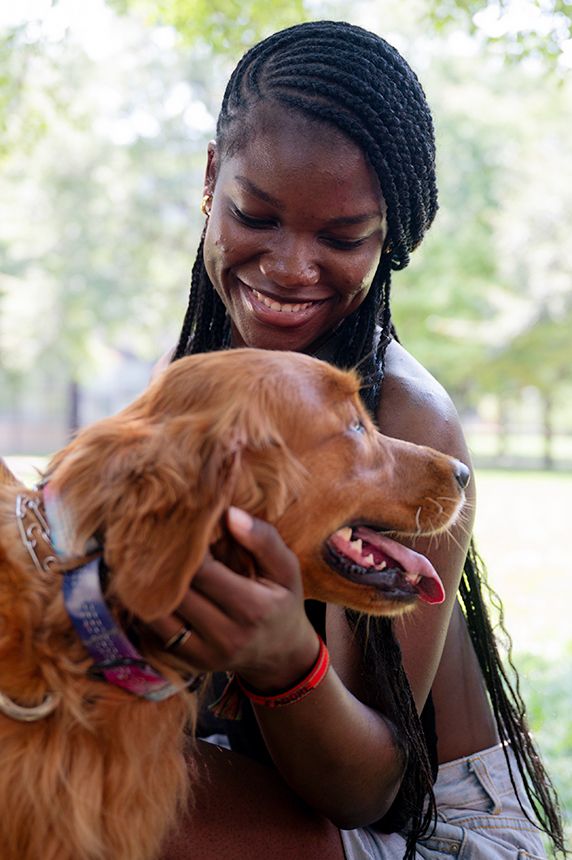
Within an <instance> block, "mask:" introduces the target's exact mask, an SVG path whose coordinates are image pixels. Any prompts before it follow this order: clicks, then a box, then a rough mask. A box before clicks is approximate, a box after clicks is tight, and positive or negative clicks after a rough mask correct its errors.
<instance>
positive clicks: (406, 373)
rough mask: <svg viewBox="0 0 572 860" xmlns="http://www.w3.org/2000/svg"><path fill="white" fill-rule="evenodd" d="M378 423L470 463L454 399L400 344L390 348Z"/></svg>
mask: <svg viewBox="0 0 572 860" xmlns="http://www.w3.org/2000/svg"><path fill="white" fill-rule="evenodd" d="M378 424H379V428H380V430H381V432H382V433H385V434H386V435H387V436H392V437H394V438H396V439H404V440H406V441H408V442H416V443H417V444H418V445H429V446H431V447H432V448H436V449H437V450H439V451H443V452H444V453H446V454H451V455H453V456H455V457H460V458H462V459H464V460H465V462H466V461H467V457H468V452H467V446H466V443H465V439H464V435H463V431H462V428H461V423H460V421H459V416H458V414H457V410H456V408H455V405H454V403H453V401H452V400H451V397H450V396H449V394H448V393H447V392H446V391H445V389H444V388H443V386H442V385H441V384H440V383H439V382H437V380H436V379H435V377H434V376H432V375H431V374H430V373H429V371H428V370H426V368H424V367H423V365H422V364H420V363H419V362H418V361H417V359H415V358H414V357H413V356H412V355H411V354H410V353H409V352H407V350H406V349H404V347H403V346H401V344H399V343H397V342H396V341H392V342H391V343H390V345H389V346H388V348H387V353H386V366H385V378H384V381H383V387H382V391H381V401H380V405H379V412H378Z"/></svg>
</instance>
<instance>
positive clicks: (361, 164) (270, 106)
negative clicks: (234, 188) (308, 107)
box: [220, 102, 383, 208]
mask: <svg viewBox="0 0 572 860" xmlns="http://www.w3.org/2000/svg"><path fill="white" fill-rule="evenodd" d="M245 122H246V125H245V127H243V129H242V131H241V132H239V140H240V143H239V144H238V145H236V146H233V145H231V146H230V147H229V148H228V150H227V149H226V148H224V149H223V153H222V164H221V167H220V173H223V174H224V178H225V179H230V180H233V179H235V178H236V177H237V176H245V177H246V178H248V179H249V180H251V181H253V182H255V183H256V185H257V186H260V185H261V184H263V185H264V186H265V187H266V186H267V185H271V186H272V187H273V188H274V189H276V188H277V187H280V186H281V187H283V189H284V190H283V193H287V192H288V191H289V190H290V189H291V188H292V187H294V188H295V190H296V192H299V191H300V190H301V189H303V188H304V187H306V186H307V185H308V183H311V186H312V193H313V194H316V195H318V194H319V195H320V196H323V195H327V196H328V203H329V205H331V203H332V202H334V201H335V202H336V203H337V204H338V205H337V206H336V208H339V204H340V203H341V204H342V206H343V202H344V200H345V199H347V198H348V197H349V198H351V199H352V201H355V202H356V203H357V202H358V201H366V202H367V203H368V204H369V205H370V206H371V205H374V206H377V207H380V206H382V205H383V203H382V195H381V191H380V188H379V182H378V180H377V177H376V174H375V172H374V170H373V169H372V167H371V166H370V164H369V162H368V161H367V159H366V157H365V155H364V153H363V152H362V150H361V149H360V148H359V147H358V146H357V144H355V143H354V142H353V141H352V140H350V138H349V137H347V135H345V134H343V133H342V132H341V131H340V130H338V129H337V128H335V127H334V126H333V125H330V124H329V123H325V122H319V121H316V120H314V119H313V118H311V117H309V116H306V115H304V114H302V113H300V112H298V111H292V110H287V109H286V108H284V107H283V106H281V105H280V104H278V103H276V102H263V103H261V104H259V105H257V106H256V107H254V108H252V109H251V110H250V112H249V114H248V117H247V118H245ZM225 152H226V154H225ZM289 196H293V194H290V195H289Z"/></svg>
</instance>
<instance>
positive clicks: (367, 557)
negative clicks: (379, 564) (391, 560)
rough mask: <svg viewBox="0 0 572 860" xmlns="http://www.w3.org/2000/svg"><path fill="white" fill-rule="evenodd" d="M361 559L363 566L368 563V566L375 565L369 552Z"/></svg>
mask: <svg viewBox="0 0 572 860" xmlns="http://www.w3.org/2000/svg"><path fill="white" fill-rule="evenodd" d="M363 561H364V565H363V566H364V567H365V566H366V565H369V566H370V567H373V566H374V565H375V559H374V557H373V555H372V554H371V553H370V554H369V555H366V556H365V558H364V560H363Z"/></svg>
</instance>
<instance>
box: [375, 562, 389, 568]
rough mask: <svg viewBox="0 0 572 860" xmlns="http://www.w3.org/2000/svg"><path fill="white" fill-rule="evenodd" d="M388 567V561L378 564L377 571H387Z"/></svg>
mask: <svg viewBox="0 0 572 860" xmlns="http://www.w3.org/2000/svg"><path fill="white" fill-rule="evenodd" d="M386 567H387V562H386V561H380V563H379V564H376V568H377V570H385V568H386Z"/></svg>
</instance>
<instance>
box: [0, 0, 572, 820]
mask: <svg viewBox="0 0 572 860" xmlns="http://www.w3.org/2000/svg"><path fill="white" fill-rule="evenodd" d="M157 9H161V14H160V15H159V14H158V12H157ZM307 18H344V19H346V20H350V21H352V22H353V23H357V24H361V25H363V26H366V27H368V28H370V29H372V30H375V31H376V32H378V33H380V35H383V36H384V37H385V38H386V39H388V41H390V42H392V43H393V44H394V45H395V46H396V47H397V48H398V49H399V50H400V51H401V52H402V53H403V54H404V55H405V56H406V57H407V59H408V60H409V62H410V63H411V64H412V65H413V67H414V68H415V70H416V71H417V72H418V74H419V76H420V78H421V80H422V82H423V84H424V86H425V89H426V91H427V94H428V96H429V100H430V102H431V105H432V107H433V111H434V115H435V121H436V130H437V139H438V152H439V178H440V190H441V198H440V200H441V210H440V213H439V215H438V218H437V221H436V223H435V226H434V227H433V228H432V230H431V232H430V234H429V235H428V237H427V239H426V240H425V242H424V244H423V246H422V247H421V248H420V249H419V250H418V251H417V252H416V253H415V254H414V256H413V260H412V263H411V265H410V267H409V269H407V270H406V271H404V272H402V273H398V274H397V275H396V276H395V278H394V286H393V301H394V310H395V317H396V321H397V326H398V330H399V333H400V337H401V339H402V340H403V342H404V343H405V345H406V346H407V347H408V348H409V349H410V350H411V351H412V352H413V353H414V354H415V355H416V356H417V357H418V358H419V359H420V360H421V361H422V362H423V363H424V364H425V365H426V366H427V367H428V368H429V369H430V370H431V371H432V372H433V373H434V374H435V375H436V376H437V377H438V378H439V379H440V381H441V382H442V383H443V384H444V385H445V386H446V388H447V389H448V390H449V391H450V393H451V394H452V396H453V397H454V399H455V402H456V404H457V406H458V409H459V412H460V414H461V417H462V420H463V423H464V426H465V428H466V432H467V435H468V438H469V441H470V444H471V449H472V452H473V455H474V459H475V462H476V465H477V467H478V474H477V477H478V485H479V508H478V519H477V527H476V533H477V538H478V542H479V544H480V547H481V551H482V554H483V555H484V557H485V559H486V560H487V562H488V567H489V572H490V580H491V583H492V585H493V587H494V588H495V589H497V590H498V591H499V592H500V594H501V595H502V597H503V600H504V602H505V609H506V620H507V626H508V627H509V630H510V631H511V633H512V636H513V639H514V647H515V652H516V660H517V663H518V665H519V666H520V668H521V672H522V674H523V686H524V689H525V692H526V695H527V698H528V700H529V705H530V715H531V722H532V724H533V726H534V729H535V731H536V732H537V734H538V737H539V740H540V743H541V745H542V747H543V750H544V751H545V754H546V756H547V758H548V759H549V762H550V766H551V770H552V771H553V773H554V776H555V779H556V781H557V783H558V785H559V788H560V791H561V795H562V799H563V801H564V803H565V804H566V805H567V806H568V814H569V820H570V819H572V812H571V810H572V720H571V718H570V713H571V712H572V663H571V658H572V628H571V624H570V620H569V617H570V607H571V606H572V564H571V563H570V561H569V550H568V543H569V526H568V520H569V517H570V512H571V511H572V405H571V404H572V397H571V395H572V372H571V367H572V240H571V238H570V237H571V236H572V147H571V146H570V129H571V128H572V84H571V82H570V69H571V67H572V39H571V23H572V3H571V2H568V0H512V2H511V0H499V2H487V0H407V2H403V0H401V2H400V0H387V2H385V0H353V2H352V3H351V4H350V3H349V2H348V4H347V5H346V4H343V3H339V2H333V0H332V2H328V0H323V2H322V0H288V2H276V0H275V2H272V3H268V2H267V0H242V2H240V3H238V2H236V0H212V1H211V2H210V3H209V4H204V3H202V2H199V0H163V2H161V3H155V2H152V0H107V2H105V0H60V2H56V0H53V2H50V0H19V2H18V3H2V4H0V130H1V137H0V171H1V172H0V455H3V456H6V457H7V458H8V461H9V463H10V464H11V465H12V466H13V467H14V468H15V469H16V470H17V471H18V473H19V474H20V475H22V476H23V477H24V478H25V479H27V480H30V481H31V480H33V474H34V472H33V468H34V466H36V467H38V468H42V466H43V464H44V463H45V457H46V456H47V455H49V454H50V453H51V452H53V451H54V450H56V449H57V448H59V447H60V446H61V445H62V444H64V442H65V441H66V439H67V438H69V435H70V433H72V432H73V431H74V429H76V428H77V427H78V426H81V425H82V424H85V423H88V422H90V421H93V420H95V419H96V418H98V417H101V416H103V415H107V414H109V413H111V412H114V411H116V410H117V409H118V408H120V407H121V406H122V405H124V404H125V403H127V402H129V400H131V399H132V398H133V397H134V396H135V395H136V394H137V393H139V392H140V391H141V390H142V389H143V388H144V387H145V385H146V384H147V380H148V377H149V373H150V370H151V367H152V366H153V364H154V362H155V361H156V360H157V359H158V357H159V356H160V355H161V354H162V353H163V352H164V351H165V350H167V349H169V348H170V347H171V346H172V345H173V344H174V342H175V341H176V338H177V335H178V331H179V328H180V325H181V322H182V317H183V313H184V308H185V306H186V301H187V291H188V282H189V273H190V268H191V265H192V262H193V260H194V256H195V250H196V246H197V242H198V238H199V233H200V229H201V225H202V216H201V214H200V210H199V204H200V200H201V196H202V177H203V170H204V160H205V151H206V144H207V141H208V140H209V138H210V137H212V135H213V132H214V125H215V118H216V115H217V112H218V108H219V104H220V99H221V95H222V90H223V87H224V84H225V81H226V78H227V77H228V74H229V72H230V70H231V69H232V67H233V66H234V64H235V62H236V60H237V59H238V57H239V56H240V55H241V53H242V52H243V50H244V49H245V48H247V47H249V46H250V45H251V44H252V43H253V42H255V41H256V40H257V39H258V38H259V37H260V36H262V35H265V34H267V33H269V32H271V31H273V30H274V29H277V28H279V27H280V26H283V25H287V24H290V23H295V22H296V21H299V20H302V19H307Z"/></svg>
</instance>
